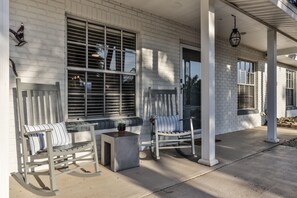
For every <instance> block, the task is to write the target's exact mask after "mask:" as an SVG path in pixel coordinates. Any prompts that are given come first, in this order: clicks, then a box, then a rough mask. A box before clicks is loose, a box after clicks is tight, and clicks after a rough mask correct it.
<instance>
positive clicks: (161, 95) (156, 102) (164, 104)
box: [148, 87, 178, 116]
mask: <svg viewBox="0 0 297 198" xmlns="http://www.w3.org/2000/svg"><path fill="white" fill-rule="evenodd" d="M148 93H149V104H150V113H151V115H159V116H170V115H178V98H177V88H174V89H170V90H158V89H151V88H150V87H149V92H148Z"/></svg>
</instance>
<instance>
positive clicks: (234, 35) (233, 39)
mask: <svg viewBox="0 0 297 198" xmlns="http://www.w3.org/2000/svg"><path fill="white" fill-rule="evenodd" d="M232 16H233V18H234V28H233V30H232V32H231V34H230V37H229V42H230V45H231V46H232V47H237V46H238V45H239V43H240V40H241V36H240V32H239V31H238V29H237V28H236V16H234V15H233V14H232Z"/></svg>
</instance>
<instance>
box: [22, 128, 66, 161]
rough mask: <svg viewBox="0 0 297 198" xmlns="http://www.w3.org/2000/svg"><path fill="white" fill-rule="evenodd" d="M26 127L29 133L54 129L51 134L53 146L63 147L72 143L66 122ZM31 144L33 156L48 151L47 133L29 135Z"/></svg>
mask: <svg viewBox="0 0 297 198" xmlns="http://www.w3.org/2000/svg"><path fill="white" fill-rule="evenodd" d="M24 127H25V129H26V131H27V132H35V131H39V130H43V129H53V130H52V132H51V134H52V144H53V146H63V145H67V144H70V143H71V139H70V136H69V134H68V133H67V129H66V126H65V122H60V123H55V124H42V125H34V126H28V125H25V126H24ZM29 143H30V148H31V154H32V155H34V154H36V153H37V152H38V151H41V150H44V149H46V148H47V146H46V136H45V133H38V134H34V135H29Z"/></svg>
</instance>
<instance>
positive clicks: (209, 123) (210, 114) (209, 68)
mask: <svg viewBox="0 0 297 198" xmlns="http://www.w3.org/2000/svg"><path fill="white" fill-rule="evenodd" d="M200 2H201V73H202V76H201V83H202V88H201V89H202V95H201V96H202V105H201V125H202V127H201V131H202V135H201V138H202V148H201V159H199V161H198V163H200V164H204V165H207V166H213V165H216V164H217V163H218V160H217V159H215V13H214V1H213V0H203V1H200Z"/></svg>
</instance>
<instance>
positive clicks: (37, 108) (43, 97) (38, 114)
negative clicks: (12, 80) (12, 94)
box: [17, 79, 64, 130]
mask: <svg viewBox="0 0 297 198" xmlns="http://www.w3.org/2000/svg"><path fill="white" fill-rule="evenodd" d="M17 87H18V90H17V94H18V98H22V99H23V101H19V102H20V104H19V105H20V109H19V114H20V124H21V126H24V125H38V124H49V123H58V122H62V121H63V120H64V118H63V112H62V105H61V96H60V86H59V83H58V82H57V83H56V84H55V85H50V86H44V85H42V84H31V83H20V79H17ZM41 90H42V91H41ZM22 130H23V129H22Z"/></svg>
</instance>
